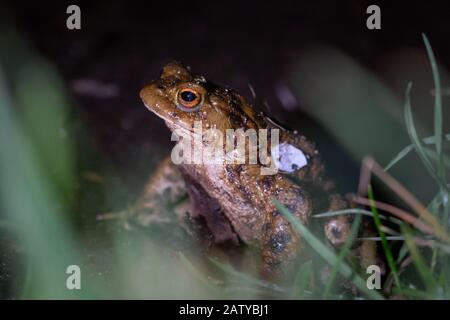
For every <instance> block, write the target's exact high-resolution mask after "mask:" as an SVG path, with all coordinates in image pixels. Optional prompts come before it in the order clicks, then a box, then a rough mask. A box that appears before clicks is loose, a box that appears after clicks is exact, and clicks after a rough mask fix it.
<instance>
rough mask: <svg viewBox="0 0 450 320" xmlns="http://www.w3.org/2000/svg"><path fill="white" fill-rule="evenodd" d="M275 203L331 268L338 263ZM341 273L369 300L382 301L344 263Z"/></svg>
mask: <svg viewBox="0 0 450 320" xmlns="http://www.w3.org/2000/svg"><path fill="white" fill-rule="evenodd" d="M273 203H274V204H275V206H276V207H277V209H278V210H279V211H280V212H281V214H283V216H284V217H285V218H286V219H287V220H288V221H289V222H290V223H291V224H292V226H293V227H294V229H295V230H296V231H297V232H298V233H299V234H300V235H301V236H302V237H303V239H304V240H305V241H306V242H307V243H308V244H309V245H310V246H311V247H312V248H313V249H314V250H315V251H316V252H317V253H318V254H319V255H320V256H321V257H322V258H323V259H324V260H325V261H326V262H327V263H329V264H330V265H331V266H333V265H334V264H335V263H337V261H338V257H337V256H336V254H335V253H334V252H333V251H332V250H331V249H330V248H328V247H327V246H326V245H325V244H324V243H322V242H321V241H320V240H319V239H318V238H317V237H316V236H314V235H313V234H312V233H311V231H309V230H308V228H307V227H306V226H304V225H303V224H302V223H300V221H299V220H298V219H296V218H295V217H294V216H293V215H292V214H291V213H290V212H289V210H288V209H287V208H286V207H285V206H283V205H282V204H281V203H280V202H279V201H278V200H277V199H273ZM339 272H340V273H341V274H342V275H343V276H344V277H345V278H347V279H351V280H352V282H353V284H354V285H355V286H356V287H357V288H358V289H359V290H361V292H363V293H364V294H365V295H366V296H367V297H368V298H370V299H376V300H382V299H384V298H383V296H382V295H381V294H380V293H378V292H377V291H375V290H370V289H368V288H367V284H366V282H365V281H364V279H363V278H361V277H360V276H359V275H357V274H356V273H355V272H354V271H353V270H352V268H350V266H349V265H348V264H347V263H346V262H345V261H343V262H342V263H341V264H340V266H339Z"/></svg>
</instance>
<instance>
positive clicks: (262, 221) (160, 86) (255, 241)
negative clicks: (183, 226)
mask: <svg viewBox="0 0 450 320" xmlns="http://www.w3.org/2000/svg"><path fill="white" fill-rule="evenodd" d="M140 96H141V99H142V101H143V102H144V104H145V106H146V107H147V108H148V109H149V110H150V111H152V112H153V113H155V114H156V115H157V116H159V117H160V118H162V119H163V120H164V121H165V123H166V125H167V126H168V127H169V129H170V130H171V131H172V133H175V132H176V133H177V135H178V136H180V135H181V136H183V138H182V139H181V140H183V139H184V140H185V141H188V145H190V146H192V147H193V148H194V149H195V147H205V145H208V144H213V143H214V144H215V145H216V146H217V145H219V146H221V147H222V146H225V143H226V139H222V140H220V139H205V135H204V134H202V133H199V131H198V129H201V130H203V131H201V132H207V131H208V129H212V128H213V129H214V130H215V132H217V131H218V132H219V133H222V136H223V137H226V133H227V130H238V129H241V131H240V132H247V131H248V130H249V129H254V130H255V131H258V130H260V129H267V130H269V131H270V130H274V129H275V130H279V131H278V132H279V133H278V134H279V143H278V144H274V143H273V142H271V143H270V147H269V148H268V149H269V151H271V152H268V156H267V157H268V158H266V159H264V158H260V159H259V160H257V161H256V163H255V162H254V161H253V162H251V161H249V159H250V156H249V153H250V152H251V150H252V149H251V147H250V146H249V147H248V148H247V147H246V148H245V150H244V155H243V156H244V158H245V160H246V161H244V163H234V162H232V161H226V160H227V159H228V158H227V157H228V156H229V155H230V153H229V152H228V153H226V152H225V153H224V155H223V158H222V159H221V160H223V161H221V162H219V163H203V162H202V163H187V162H184V163H183V162H182V163H181V164H178V165H176V164H174V157H173V156H174V154H173V152H172V158H168V159H167V160H166V161H164V162H163V164H162V165H161V166H160V167H159V168H158V169H157V171H156V173H155V174H154V176H153V177H152V178H151V180H150V182H149V183H148V185H147V187H146V190H145V191H144V193H143V195H142V197H141V199H140V201H139V202H138V204H137V207H136V208H137V209H136V211H137V212H138V213H139V212H141V213H142V212H143V213H142V214H140V217H139V218H140V220H141V222H142V223H144V224H149V223H150V222H152V221H157V220H164V217H161V215H160V214H159V212H158V211H161V210H158V209H155V208H156V207H157V206H158V204H157V202H158V201H159V200H158V199H161V197H163V195H164V194H165V195H166V196H168V197H169V198H171V199H176V197H177V196H178V195H180V194H183V193H186V192H187V194H188V196H189V200H190V206H189V214H190V215H191V216H193V217H198V216H201V217H203V218H204V219H205V220H206V224H207V226H208V228H209V229H210V231H211V233H212V235H213V237H214V240H215V242H217V243H220V242H226V241H231V242H232V243H235V244H239V243H241V242H243V243H245V244H246V245H249V246H252V247H255V248H257V249H258V250H260V252H261V257H262V263H261V272H262V274H263V276H264V277H265V278H270V279H273V278H279V277H280V275H282V274H283V273H284V271H285V270H286V269H287V267H288V266H289V265H290V264H291V263H292V261H294V259H295V258H296V257H297V256H298V255H299V253H300V252H302V248H304V245H305V244H304V243H303V241H302V239H301V238H300V236H299V235H298V233H296V232H295V231H294V230H293V228H292V227H291V225H290V224H289V223H288V222H287V221H286V219H285V218H284V216H283V215H282V214H280V213H279V212H278V211H277V209H276V207H275V206H274V204H273V198H276V199H278V200H279V201H280V202H281V203H282V204H283V205H285V206H286V207H287V208H288V209H289V210H290V211H291V212H292V213H293V214H294V215H295V216H296V217H297V218H298V219H299V220H300V221H301V222H302V223H304V224H308V221H309V218H310V216H311V215H312V214H313V213H320V212H325V211H333V210H339V209H343V208H346V207H348V204H347V202H346V201H344V200H343V199H342V197H341V196H340V195H339V194H337V193H336V192H335V191H333V188H334V187H333V183H332V182H331V181H330V180H328V179H327V178H326V177H325V173H324V165H323V164H322V162H321V160H320V157H319V153H318V151H317V150H316V149H315V146H314V144H312V143H311V142H310V141H308V140H307V139H306V138H305V137H304V136H302V135H301V134H299V133H297V132H290V131H288V130H285V129H283V128H281V127H280V126H278V125H277V124H275V123H274V122H273V121H272V120H271V119H270V118H268V117H267V116H266V115H264V114H263V113H261V112H256V111H255V110H254V109H253V107H252V106H251V105H250V104H249V103H247V102H246V101H245V100H244V98H243V97H242V96H241V95H239V94H238V93H236V92H235V91H233V90H230V89H225V88H221V87H219V86H217V85H215V84H213V83H211V82H209V81H207V80H205V78H203V77H201V76H194V75H192V74H191V72H190V70H189V69H188V68H186V67H184V66H183V65H181V64H180V63H176V62H173V63H169V64H167V65H166V66H165V67H164V68H163V71H162V73H161V76H160V78H159V79H157V80H155V81H153V82H151V83H150V84H148V85H147V86H145V87H144V88H143V89H142V90H141V92H140ZM196 130H197V131H196ZM269 131H267V132H269ZM263 132H266V131H263ZM270 132H272V131H270ZM269 135H270V133H269ZM199 136H200V137H199ZM233 137H234V139H236V135H234V136H233ZM244 139H245V137H244ZM269 140H270V139H269ZM271 141H272V140H271ZM233 143H234V142H233ZM249 144H250V143H249ZM274 147H277V148H274ZM258 148H260V147H257V149H258ZM253 151H255V150H253ZM257 151H259V150H257ZM274 154H276V157H274ZM235 155H236V154H234V156H235ZM241 155H242V154H241ZM283 157H284V159H283ZM268 159H269V160H268ZM264 160H268V161H269V162H266V163H265V164H263V163H262V162H264ZM267 163H269V164H268V165H266V164H267ZM274 165H275V167H274ZM270 166H271V167H272V168H276V169H278V172H276V173H275V174H261V173H262V171H261V169H263V168H267V167H270ZM292 178H295V179H296V182H293V181H292ZM183 214H185V211H184V212H181V214H180V215H183ZM349 226H350V224H349V221H348V217H346V216H340V217H338V218H334V219H330V220H327V221H326V223H325V225H324V230H325V235H326V237H327V238H328V240H329V241H330V242H331V243H332V244H333V245H339V244H341V243H343V242H344V241H345V240H346V238H347V235H348V232H349Z"/></svg>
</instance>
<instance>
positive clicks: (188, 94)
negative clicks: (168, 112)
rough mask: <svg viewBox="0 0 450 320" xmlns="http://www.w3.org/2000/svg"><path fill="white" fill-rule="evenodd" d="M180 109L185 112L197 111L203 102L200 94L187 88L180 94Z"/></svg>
mask: <svg viewBox="0 0 450 320" xmlns="http://www.w3.org/2000/svg"><path fill="white" fill-rule="evenodd" d="M177 100H178V107H179V108H180V109H182V110H184V111H196V110H197V109H198V108H197V107H199V106H200V103H201V101H202V96H201V94H200V93H199V92H197V91H195V90H194V89H191V88H185V89H182V90H180V91H179V92H178V97H177Z"/></svg>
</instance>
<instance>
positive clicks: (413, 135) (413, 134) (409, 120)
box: [405, 83, 447, 189]
mask: <svg viewBox="0 0 450 320" xmlns="http://www.w3.org/2000/svg"><path fill="white" fill-rule="evenodd" d="M411 86H412V84H411V83H409V84H408V86H407V88H406V94H405V122H406V129H407V132H408V135H409V137H410V139H411V141H412V143H413V146H414V150H415V151H416V153H417V155H418V156H419V158H420V160H421V161H422V163H423V164H424V165H425V168H426V169H427V170H428V172H429V174H430V175H431V176H432V177H433V179H434V180H435V181H436V183H437V184H438V185H439V187H440V188H443V189H447V186H446V185H445V184H444V183H443V182H442V181H441V179H440V177H439V176H438V175H437V173H436V171H435V169H434V167H433V165H432V164H431V162H430V160H429V159H428V157H427V156H426V154H425V152H424V150H423V146H422V143H421V141H420V139H419V136H418V135H417V131H416V128H415V126H414V120H413V117H412V111H411V99H410V92H411Z"/></svg>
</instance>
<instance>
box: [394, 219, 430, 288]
mask: <svg viewBox="0 0 450 320" xmlns="http://www.w3.org/2000/svg"><path fill="white" fill-rule="evenodd" d="M402 233H403V235H404V236H405V243H406V245H407V246H408V249H409V252H410V254H411V258H412V259H413V262H414V265H415V267H416V269H417V271H418V273H419V275H420V277H421V278H422V281H423V283H424V284H425V286H426V287H427V290H428V293H430V294H435V293H436V289H437V283H436V280H435V279H434V277H433V273H432V271H431V269H430V268H429V267H428V266H427V265H426V263H425V261H424V259H423V257H422V255H421V254H420V252H419V249H418V248H417V245H416V244H415V243H414V240H413V237H412V235H411V230H410V229H409V227H408V226H406V225H404V226H402Z"/></svg>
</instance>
